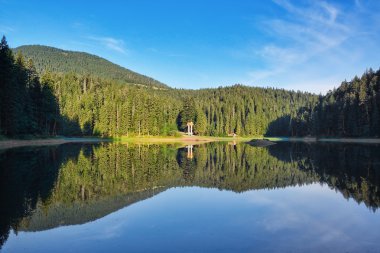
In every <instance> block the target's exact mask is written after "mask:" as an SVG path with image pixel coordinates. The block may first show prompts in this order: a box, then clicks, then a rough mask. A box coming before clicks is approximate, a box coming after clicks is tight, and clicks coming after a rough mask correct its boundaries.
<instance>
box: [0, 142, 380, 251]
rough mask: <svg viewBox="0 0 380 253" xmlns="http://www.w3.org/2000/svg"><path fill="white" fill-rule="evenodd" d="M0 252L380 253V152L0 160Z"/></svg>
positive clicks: (325, 147)
mask: <svg viewBox="0 0 380 253" xmlns="http://www.w3.org/2000/svg"><path fill="white" fill-rule="evenodd" d="M0 201H1V209H0V248H1V249H0V251H1V252H380V212H379V206H380V146H378V145H353V144H304V143H279V144H277V145H274V146H270V147H266V148H259V147H252V146H250V145H248V144H243V143H241V144H237V145H234V144H233V143H210V144H205V145H199V146H192V147H191V146H189V147H185V148H183V147H178V146H175V145H131V144H129V145H121V144H113V143H103V144H67V145H61V146H57V147H38V148H36V147H34V148H18V149H10V150H3V151H0Z"/></svg>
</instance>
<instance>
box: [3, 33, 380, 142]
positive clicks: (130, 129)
mask: <svg viewBox="0 0 380 253" xmlns="http://www.w3.org/2000/svg"><path fill="white" fill-rule="evenodd" d="M379 75H380V71H377V72H373V71H372V70H370V71H367V72H366V73H365V74H364V75H363V76H362V78H355V79H354V80H352V81H351V82H344V83H343V84H342V85H341V86H340V87H339V88H338V89H336V90H334V91H331V92H329V93H328V94H327V95H326V96H317V95H314V94H310V93H305V92H295V91H286V90H283V89H274V88H257V87H247V86H243V85H234V86H231V87H220V88H214V89H201V90H182V89H173V88H170V87H168V86H167V85H165V84H162V83H160V82H158V81H156V80H154V79H152V78H149V77H146V76H143V75H140V74H137V73H135V72H133V71H130V70H128V69H124V68H122V67H120V66H118V65H115V64H113V63H111V62H109V61H106V60H104V59H102V58H100V57H97V56H94V55H90V54H87V53H78V52H71V51H64V50H60V49H56V48H51V47H45V46H22V47H19V48H16V49H14V50H12V49H10V47H9V46H8V44H7V41H6V39H5V37H3V39H2V41H1V45H0V108H1V109H0V135H5V136H24V135H36V136H42V135H46V136H49V135H57V134H60V135H68V136H81V135H86V136H92V135H95V136H108V137H115V136H141V135H166V136H167V135H177V134H178V131H183V130H185V127H186V123H187V122H188V121H193V122H194V123H195V127H194V130H195V133H196V134H199V135H211V136H227V135H228V134H231V133H236V134H238V135H239V136H263V135H267V136H307V135H313V136H353V137H358V136H368V137H369V136H380V118H379V108H380V98H379V94H380V90H379V89H380V84H379Z"/></svg>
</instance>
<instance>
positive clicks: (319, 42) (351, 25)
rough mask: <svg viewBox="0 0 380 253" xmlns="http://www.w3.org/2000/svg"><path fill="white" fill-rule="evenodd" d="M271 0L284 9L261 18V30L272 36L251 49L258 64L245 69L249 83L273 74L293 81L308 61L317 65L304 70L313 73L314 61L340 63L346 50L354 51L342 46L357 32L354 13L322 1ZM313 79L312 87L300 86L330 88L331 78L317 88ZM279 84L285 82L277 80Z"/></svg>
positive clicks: (310, 64) (271, 76)
mask: <svg viewBox="0 0 380 253" xmlns="http://www.w3.org/2000/svg"><path fill="white" fill-rule="evenodd" d="M273 2H274V3H275V5H277V6H278V7H280V9H282V10H283V11H285V13H283V15H281V16H280V17H281V18H273V19H271V20H265V21H263V22H262V30H263V32H264V33H265V34H266V35H269V36H270V37H271V38H272V40H271V42H270V43H269V44H264V45H262V46H261V47H259V49H257V50H254V53H253V54H254V56H255V59H256V60H259V62H260V63H261V64H260V67H258V68H256V69H254V70H252V71H250V72H249V73H248V76H249V77H250V78H251V83H252V82H255V83H256V82H267V83H268V81H273V79H275V77H277V80H278V81H279V82H283V81H285V82H286V81H288V82H289V81H291V80H292V82H293V81H294V80H297V78H294V77H295V76H297V75H302V76H303V77H304V76H305V73H301V72H302V70H303V69H304V66H312V65H314V66H315V67H316V68H317V69H312V68H310V67H309V68H308V70H311V71H314V72H312V73H311V74H313V75H314V77H315V76H316V73H317V72H318V64H323V63H327V64H331V65H332V64H333V63H334V64H336V63H342V62H343V61H346V60H347V59H345V57H347V55H348V54H349V53H352V54H355V52H350V51H349V49H347V48H345V47H344V46H343V44H345V43H346V42H347V41H348V40H349V39H351V38H353V37H354V36H356V35H357V34H358V33H359V31H357V30H356V29H355V27H356V24H355V21H356V20H355V17H354V16H353V15H350V14H349V13H345V11H346V10H345V11H343V10H341V9H340V8H339V7H338V6H335V5H333V4H330V3H328V2H325V1H308V2H306V4H305V3H303V4H300V3H299V2H297V3H296V2H295V1H288V0H273ZM353 4H354V3H353ZM358 4H361V3H360V2H359V1H356V5H358ZM360 32H361V33H363V31H360ZM342 55H343V57H342ZM322 57H324V58H323V59H322ZM326 67H327V66H326V65H319V69H321V72H323V71H322V70H324V71H326ZM331 71H333V70H331ZM290 73H293V78H288V77H285V76H289V75H290ZM286 79H287V80H286ZM321 79H322V78H321ZM275 80H276V79H275ZM301 81H302V80H301ZM334 81H335V80H334ZM316 83H318V81H317V82H315V83H314V85H313V87H305V86H307V83H305V85H304V88H303V89H302V90H309V91H310V90H314V91H315V92H319V91H323V92H325V91H327V90H328V88H327V86H330V87H331V88H332V83H331V81H327V85H326V84H325V85H322V84H321V87H320V89H319V88H318V87H315V84H316ZM281 85H282V86H287V85H288V84H284V83H281ZM335 85H338V84H335Z"/></svg>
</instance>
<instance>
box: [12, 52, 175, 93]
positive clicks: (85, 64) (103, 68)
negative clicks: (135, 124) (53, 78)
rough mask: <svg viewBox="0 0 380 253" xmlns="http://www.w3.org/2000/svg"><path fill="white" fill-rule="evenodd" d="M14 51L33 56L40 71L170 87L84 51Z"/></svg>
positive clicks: (28, 56)
mask: <svg viewBox="0 0 380 253" xmlns="http://www.w3.org/2000/svg"><path fill="white" fill-rule="evenodd" d="M13 51H14V53H17V52H18V51H21V52H22V54H23V55H24V56H26V57H27V58H31V59H32V60H33V62H34V64H35V67H36V69H37V71H38V72H39V73H42V72H43V71H45V70H50V71H52V72H62V73H66V72H74V73H78V74H89V75H91V76H97V77H101V78H106V79H112V80H116V81H120V82H122V83H133V84H140V85H146V86H151V87H157V88H168V86H167V85H165V84H163V83H161V82H159V81H157V80H154V79H153V78H150V77H147V76H144V75H141V74H138V73H136V72H133V71H131V70H129V69H126V68H123V67H121V66H119V65H117V64H114V63H112V62H110V61H108V60H106V59H104V58H101V57H99V56H96V55H92V54H88V53H84V52H75V51H66V50H62V49H58V48H54V47H48V46H40V45H30V46H28V45H27V46H20V47H17V48H15V49H13Z"/></svg>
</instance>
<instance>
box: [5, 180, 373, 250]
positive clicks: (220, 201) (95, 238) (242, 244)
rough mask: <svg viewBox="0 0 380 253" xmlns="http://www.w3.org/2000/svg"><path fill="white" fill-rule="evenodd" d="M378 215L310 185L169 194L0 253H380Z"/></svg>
mask: <svg viewBox="0 0 380 253" xmlns="http://www.w3.org/2000/svg"><path fill="white" fill-rule="evenodd" d="M379 228H380V213H379V212H376V213H373V212H372V211H370V210H369V209H367V208H366V207H365V206H364V204H361V205H358V204H357V203H356V202H355V201H353V200H346V199H344V198H343V197H342V195H341V194H340V193H336V192H335V191H333V190H330V189H329V188H328V187H327V186H323V187H322V186H321V185H319V184H313V185H308V186H302V187H288V188H285V189H276V190H258V191H249V192H245V193H233V192H229V191H219V190H217V189H203V188H197V187H188V188H174V189H170V190H167V191H166V192H164V193H161V194H159V195H157V196H155V197H153V198H151V199H148V200H145V201H142V202H139V203H136V204H134V205H132V206H129V207H126V208H124V209H122V210H120V211H117V212H115V213H112V214H110V215H108V216H106V217H104V218H102V219H99V220H97V221H94V222H90V223H87V224H84V225H75V226H67V227H60V228H55V229H52V230H48V231H43V232H34V233H26V232H20V233H19V234H18V235H17V236H16V235H14V234H11V235H10V237H9V239H8V241H7V243H6V244H5V245H4V246H3V252H78V251H87V252H115V251H116V252H142V251H147V252H200V251H208V252H210V251H212V252H253V251H267V252H272V251H275V252H294V251H298V252H310V251H314V252H379V251H380V243H379V242H378V241H379V239H380V229H379Z"/></svg>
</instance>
